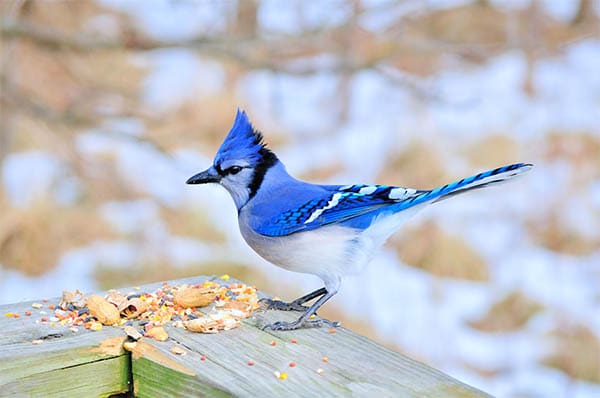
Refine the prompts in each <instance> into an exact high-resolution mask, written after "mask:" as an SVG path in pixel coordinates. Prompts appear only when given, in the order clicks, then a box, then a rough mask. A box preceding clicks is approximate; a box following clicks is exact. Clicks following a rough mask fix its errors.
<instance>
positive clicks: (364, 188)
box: [253, 163, 532, 236]
mask: <svg viewBox="0 0 600 398" xmlns="http://www.w3.org/2000/svg"><path fill="white" fill-rule="evenodd" d="M531 167H532V165H530V164H525V163H516V164H511V165H508V166H503V167H498V168H497V169H493V170H488V171H485V172H482V173H479V174H477V175H474V176H471V177H468V178H463V179H462V180H460V181H456V182H453V183H451V184H447V185H444V186H443V187H439V188H436V189H432V190H426V191H422V190H415V189H410V188H402V187H390V186H386V185H347V186H340V187H334V189H331V190H328V191H327V192H325V193H323V194H321V195H318V197H316V198H314V199H312V200H310V201H307V202H304V203H303V204H302V205H300V206H296V207H294V208H292V209H288V210H285V211H283V212H280V213H279V214H278V215H277V216H275V217H272V218H267V219H265V220H263V221H261V222H260V223H258V224H257V225H253V228H254V230H255V231H256V232H258V233H259V234H262V235H267V236H284V235H289V234H293V233H295V232H300V231H309V230H312V229H315V228H319V227H322V226H324V225H328V224H334V223H343V222H344V221H348V220H350V219H354V218H355V217H359V216H362V215H366V214H367V213H370V214H369V216H370V220H373V219H375V218H377V217H378V216H379V215H380V214H381V213H382V212H391V213H396V212H399V211H402V210H406V209H408V208H411V207H413V206H417V205H419V204H422V203H431V202H437V201H440V200H442V199H444V198H447V197H450V196H453V195H456V194H459V193H463V192H467V191H470V190H473V189H478V188H483V187H486V186H489V185H495V184H499V183H502V182H504V181H506V180H509V179H511V178H513V177H515V176H518V175H520V174H522V173H524V172H526V171H528V170H529V169H531ZM363 228H364V227H363Z"/></svg>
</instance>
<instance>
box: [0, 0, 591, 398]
mask: <svg viewBox="0 0 600 398" xmlns="http://www.w3.org/2000/svg"><path fill="white" fill-rule="evenodd" d="M17 3H18V2H17ZM26 3H27V4H25V5H22V4H21V5H20V6H22V9H17V10H15V7H16V6H13V7H9V6H7V5H6V4H4V5H3V7H4V8H3V14H5V16H8V17H10V18H11V19H10V20H12V21H16V22H15V23H18V21H25V20H28V21H30V22H36V23H40V24H45V26H54V27H57V26H62V28H61V29H58V31H60V32H61V35H63V36H61V37H62V38H63V39H66V38H68V37H75V38H81V39H83V38H88V39H89V38H94V39H95V40H97V42H98V43H121V47H120V48H117V49H114V51H113V50H107V51H104V50H102V52H101V53H100V54H99V55H97V54H96V52H95V50H94V49H85V50H82V49H77V48H76V47H74V48H71V50H69V48H68V47H67V48H66V50H65V49H64V48H63V49H62V50H56V49H54V50H52V49H50V50H49V49H46V48H42V49H40V48H37V47H35V45H34V44H31V43H29V42H27V43H22V41H23V42H24V41H25V40H23V39H22V37H20V36H19V35H14V34H11V33H10V29H7V28H6V26H4V28H3V33H4V34H5V35H4V37H3V39H2V40H3V42H4V44H5V50H4V51H6V52H8V51H11V52H12V53H10V55H11V57H10V58H6V57H3V58H4V61H3V75H4V77H5V79H6V78H7V76H8V78H10V79H11V81H13V83H12V84H10V85H9V84H8V83H5V84H6V86H4V87H3V91H4V92H5V93H6V92H8V91H7V90H13V91H15V92H17V90H20V89H23V90H24V92H25V93H28V94H30V96H32V97H33V99H28V100H25V99H23V100H19V97H17V94H15V95H14V97H13V98H17V99H16V100H14V101H12V102H9V105H8V106H6V107H3V111H2V116H1V118H2V119H3V122H2V126H0V127H2V128H3V134H5V137H4V138H5V139H4V140H3V141H0V145H4V148H3V150H2V163H1V169H0V172H1V174H0V177H1V182H2V192H1V194H2V197H1V202H0V203H1V206H2V207H0V211H1V213H0V216H1V218H0V227H1V228H0V303H11V302H17V301H22V300H26V299H32V298H39V297H53V296H57V295H59V294H60V292H61V291H62V290H63V289H76V288H78V289H80V290H83V291H87V292H89V291H94V290H99V289H105V288H109V287H118V286H127V285H132V284H139V283H143V282H149V281H152V280H165V279H173V278H176V277H183V276H188V275H198V274H206V273H214V274H224V273H229V274H231V275H232V276H235V277H237V278H240V279H243V280H248V281H250V282H252V283H255V284H257V286H258V287H259V288H261V289H262V290H265V291H268V292H272V293H274V294H278V295H280V296H282V297H284V298H287V299H291V298H295V297H296V296H299V295H301V294H302V293H305V292H308V291H309V290H311V289H315V288H318V287H320V285H319V283H320V282H319V280H318V279H316V278H315V277H312V276H308V275H301V274H293V273H290V272H287V271H284V270H281V269H279V268H276V267H274V266H272V265H270V264H268V263H267V262H265V261H264V260H262V259H261V258H260V257H258V256H257V255H256V254H254V253H253V252H252V251H251V250H250V249H249V248H248V246H247V245H246V244H245V243H244V241H243V240H242V238H241V236H240V234H239V231H238V227H237V220H236V218H235V208H234V206H233V203H232V201H231V200H230V198H229V197H228V194H227V193H226V192H225V191H224V190H222V189H219V188H218V187H207V186H201V187H198V186H186V185H185V184H184V182H185V180H186V179H187V178H188V177H189V176H191V175H192V174H194V173H196V172H198V171H200V170H203V169H204V168H206V167H207V166H208V165H209V164H210V163H211V161H212V156H213V154H214V152H215V150H216V148H217V147H218V145H219V143H220V140H221V139H222V138H223V137H224V135H225V134H226V132H227V130H228V128H229V126H230V124H231V122H232V120H233V117H234V115H235V111H236V108H237V107H238V106H239V107H240V108H242V109H245V110H246V111H247V112H248V114H249V116H250V118H251V119H252V120H253V123H254V125H255V126H256V127H257V128H258V129H259V130H261V131H262V132H263V133H264V135H265V137H266V141H267V142H269V143H270V146H271V147H272V148H273V149H274V150H275V151H276V152H277V154H278V155H279V157H280V159H281V160H282V161H283V162H284V163H285V164H286V165H287V167H288V170H289V171H290V172H291V173H292V174H293V175H296V176H299V177H301V178H303V179H310V180H311V181H315V182H322V183H339V184H346V183H380V184H394V185H404V186H410V187H414V188H433V187H434V186H437V185H443V184H445V183H448V182H451V181H453V180H456V179H460V178H463V177H466V176H469V175H472V174H476V173H478V172H480V171H483V170H486V169H489V168H494V167H497V166H500V165H503V164H509V163H511V162H515V161H524V162H531V163H534V164H535V168H534V169H533V170H532V171H531V172H530V173H528V174H527V175H526V176H525V177H524V178H522V179H519V180H518V181H515V182H514V183H513V182H511V183H510V184H506V185H502V186H500V187H497V188H493V189H489V190H482V191H477V192H475V193H472V194H468V195H464V196H460V197H457V198H456V199H452V200H449V201H444V202H442V203H440V204H436V205H435V206H432V207H430V208H428V209H426V210H425V211H423V212H422V213H420V214H419V215H417V216H416V217H415V218H414V219H412V220H411V221H410V222H409V223H408V224H407V226H406V228H405V229H404V230H402V231H400V232H399V233H397V234H396V235H395V236H394V237H393V238H392V239H391V240H390V242H389V243H388V244H387V245H386V246H385V247H384V249H383V250H382V251H381V253H380V254H379V255H378V256H377V257H376V258H375V259H374V260H373V262H372V263H371V264H370V266H369V268H368V269H367V270H365V272H363V273H362V274H360V275H357V276H355V277H349V278H347V279H346V280H345V282H344V283H343V285H342V289H341V292H340V293H339V294H338V295H337V296H336V297H335V298H334V299H333V300H332V301H331V303H329V304H328V305H327V306H326V308H324V309H323V314H324V315H327V316H329V317H331V318H336V319H341V320H342V321H343V322H344V324H345V325H346V326H347V327H349V328H351V329H353V330H356V331H358V332H360V333H362V334H367V335H369V336H370V337H372V338H374V339H376V340H377V341H380V342H382V343H384V344H386V345H387V346H390V347H393V348H394V349H397V350H399V351H401V352H403V353H406V354H408V355H410V356H412V357H414V358H417V359H419V360H421V361H424V362H426V363H428V364H430V365H432V366H434V367H436V368H439V369H441V370H443V371H445V372H447V373H449V374H450V375H452V376H454V377H456V378H458V379H460V380H461V381H464V382H466V383H469V384H471V385H473V386H475V387H478V388H481V389H483V390H485V391H487V392H489V393H491V394H494V395H497V396H502V397H524V396H527V397H593V396H600V384H599V383H600V311H599V309H600V34H599V31H600V22H599V21H600V19H599V18H600V4H599V3H598V2H597V1H591V2H587V1H584V3H585V4H586V7H587V8H585V9H584V10H583V11H585V12H586V14H585V15H583V16H582V15H580V13H581V12H582V7H580V3H579V2H577V1H569V0H545V1H539V2H533V3H532V2H530V1H526V0H504V1H503V0H494V1H489V2H486V1H482V2H475V1H473V2H471V1H450V0H445V1H433V0H432V1H426V2H420V1H399V2H386V1H363V2H345V1H326V2H279V1H261V2H259V3H254V2H247V3H246V2H241V3H240V4H238V3H237V2H233V1H225V2H216V1H215V2H213V1H167V0H165V1H158V0H156V1H152V2H144V1H125V2H123V1H116V0H101V1H99V2H81V5H79V6H76V7H74V9H72V10H70V12H72V13H73V15H72V17H71V19H68V20H61V19H60V18H69V16H68V15H67V16H64V15H63V16H59V14H61V13H64V10H61V9H60V7H64V3H61V2H57V3H55V4H54V5H48V3H46V4H44V2H33V5H31V4H29V3H28V2H26ZM248 4H251V5H252V6H251V7H249V8H250V11H254V13H253V14H252V15H253V18H250V20H251V22H252V23H251V24H250V28H251V29H252V32H254V35H252V37H251V38H248V35H247V32H246V31H245V30H244V29H242V28H244V27H239V26H237V25H236V24H235V19H233V21H232V18H234V17H237V18H242V17H240V15H242V14H243V12H242V11H244V7H242V5H248ZM78 7H79V8H78ZM246 8H248V7H246ZM245 11H247V10H245ZM477 13H481V14H477ZM67 14H68V13H67ZM232 15H233V17H232ZM490 15H491V17H490ZM242 16H243V15H242ZM500 17H501V18H500ZM477 18H481V21H480V23H481V26H479V25H478V23H476V22H477V21H475V22H473V21H474V19H477ZM490 18H491V19H490ZM502 18H503V19H502ZM498 19H502V21H498ZM75 20H76V21H77V22H74V21H75ZM241 20H242V19H238V21H241ZM490 20H494V21H495V22H494V23H496V22H497V23H498V24H501V26H500V27H498V26H495V25H493V24H492V25H489V26H488V25H486V21H490ZM6 21H9V19H8V18H7V19H6ZM61 21H62V22H64V24H62V25H61V23H62V22H61ZM68 21H70V23H71V24H72V26H70V25H68V23H67V22H68ZM7 23H8V22H7ZM53 23H54V25H53ZM427 24H429V25H427ZM232 25H235V26H236V29H238V28H239V30H236V29H233V30H232V28H231V27H232ZM424 25H426V26H429V28H428V29H429V30H426V31H425V34H424V33H423V32H421V31H419V29H423V26H424ZM457 26H458V27H462V28H465V29H466V30H465V32H460V31H457V32H455V30H456V29H457ZM348 27H350V28H348ZM246 28H247V27H246ZM469 28H471V29H473V31H469V30H468V29H469ZM332 31H333V33H331V32H332ZM498 31H499V32H501V33H500V37H501V38H502V40H498V39H497V37H495V36H493V35H492V36H490V35H491V33H489V32H496V33H497V32H498ZM132 32H135V33H132ZM474 34H479V35H481V36H473V35H474ZM24 35H27V32H25V33H24ZM306 35H308V36H306ZM340 36H341V38H340ZM405 36H406V37H408V39H406V40H404V39H403V38H404V37H405ZM423 37H425V39H423ZM465 37H466V39H465ZM198 38H200V40H199V41H195V40H198ZM401 39H402V40H404V41H401ZM61 40H62V39H61ZM202 40H205V41H206V43H208V44H206V46H207V48H204V47H202V45H203V44H202V43H203V42H202ZM396 40H398V42H396ZM320 41H323V42H324V43H325V44H322V43H321V42H320ZM329 41H332V42H333V43H335V44H339V43H338V42H340V43H342V45H341V46H338V47H335V46H333V45H332V47H327V45H328V44H327V43H328V42H329ZM94 43H96V42H94ZM177 43H180V45H177ZM198 43H200V44H198ZM263 43H268V44H269V45H268V46H266V47H264V48H263V47H261V46H262V45H263ZM315 43H316V44H315ZM407 43H408V44H407ZM83 45H84V46H87V45H91V44H90V42H89V41H87V42H83ZM321 45H323V47H319V46H321ZM396 45H397V47H394V46H396ZM197 46H200V50H198V47H197ZM275 46H278V47H275ZM286 46H288V47H289V48H285V47H286ZM386 46H387V47H386ZM411 46H412V47H411ZM274 48H275V50H277V51H275V50H274ZM282 48H283V50H282ZM340 48H341V49H340ZM390 48H391V49H390ZM296 49H298V51H295V50H296ZM259 50H260V51H259ZM36 51H37V52H39V53H41V54H39V53H37V52H36ZM61 51H65V52H61ZM69 51H72V52H69ZM261 51H262V52H261ZM386 51H387V52H386ZM382 54H383V55H382ZM7 55H9V54H8V53H5V54H4V56H7ZM93 57H97V58H93ZM57 59H60V61H57ZM92 60H93V61H94V62H93V66H90V65H89V64H88V63H91V61H92ZM365 60H366V61H365ZM374 60H375V61H374ZM363 61H364V62H363ZM63 62H64V64H63ZM21 63H23V64H21ZM25 64H27V65H32V64H33V65H38V66H39V70H42V72H40V71H39V70H35V68H34V67H33V66H29V67H27V66H25ZM57 65H66V66H65V67H64V68H62V67H59V66H57ZM65 74H66V77H65V76H63V75H65ZM40 75H41V76H40ZM98 76H102V77H103V78H104V77H105V79H104V80H102V82H101V83H98V84H97V85H93V84H91V83H90V82H95V79H99V77H98ZM15 87H16V88H15ZM42 87H43V88H44V89H43V90H42V89H41V88H42ZM90 87H91V88H90ZM115 87H118V89H115ZM36 90H38V91H36ZM51 93H52V94H51ZM98 93H101V94H102V95H98ZM31 94H33V95H31ZM53 95H54V96H56V97H60V98H58V99H56V97H53ZM36 96H37V97H36ZM42 105H44V106H46V107H47V108H48V109H49V110H48V111H46V113H43V112H42V111H41V110H40V109H41V108H40V107H41V106H42ZM82 115H83V116H82ZM89 115H93V117H91V116H89ZM73 120H74V121H75V122H73V123H72V121H73ZM56 125H58V127H56ZM6 137H9V138H10V139H6ZM290 292H292V293H293V294H291V293H290Z"/></svg>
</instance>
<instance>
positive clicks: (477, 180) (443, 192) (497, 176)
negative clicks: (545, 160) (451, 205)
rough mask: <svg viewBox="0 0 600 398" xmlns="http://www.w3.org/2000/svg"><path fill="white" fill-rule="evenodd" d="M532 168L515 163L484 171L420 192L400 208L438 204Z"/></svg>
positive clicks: (526, 164) (500, 181)
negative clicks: (428, 203)
mask: <svg viewBox="0 0 600 398" xmlns="http://www.w3.org/2000/svg"><path fill="white" fill-rule="evenodd" d="M532 167H533V165H532V164H528V163H516V164H511V165H508V166H502V167H498V168H497V169H493V170H488V171H484V172H483V173H479V174H477V175H474V176H471V177H467V178H463V179H462V180H460V181H456V182H453V183H451V184H446V185H444V186H443V187H439V188H435V189H432V190H431V191H422V192H421V193H420V194H417V195H415V196H413V197H412V198H410V199H407V200H405V201H403V202H402V204H403V206H402V208H409V207H413V206H416V205H418V204H421V203H425V202H432V203H433V202H439V201H441V200H444V199H447V198H450V197H452V196H454V195H458V194H461V193H463V192H467V191H470V190H473V189H478V188H484V187H487V186H490V185H496V184H500V183H503V182H505V181H508V180H510V179H511V178H514V177H517V176H518V175H521V174H523V173H525V172H527V171H529V170H530V169H531V168H532Z"/></svg>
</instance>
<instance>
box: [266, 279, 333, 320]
mask: <svg viewBox="0 0 600 398" xmlns="http://www.w3.org/2000/svg"><path fill="white" fill-rule="evenodd" d="M320 290H324V291H325V293H324V295H323V296H322V297H321V298H319V299H318V300H317V301H316V302H315V303H314V304H313V305H311V306H310V308H308V309H307V310H306V312H304V314H302V316H301V317H300V318H298V319H297V320H295V321H294V322H283V321H277V322H274V323H271V324H268V325H266V326H264V327H263V330H265V329H272V330H295V329H298V328H301V327H303V326H306V327H321V326H323V325H327V326H330V327H338V326H340V323H339V322H332V321H330V320H327V319H314V320H313V319H309V318H310V316H311V315H313V314H314V313H315V312H317V310H318V309H319V308H320V307H321V306H322V305H323V304H325V302H326V301H327V300H329V299H330V298H332V297H333V296H334V295H335V294H336V293H337V291H332V292H328V291H327V290H326V289H325V288H323V289H319V290H317V291H314V292H313V293H310V294H307V295H306V296H304V297H308V296H310V295H312V294H315V296H313V297H312V298H314V297H316V296H317V292H319V291H320ZM304 297H300V299H303V298H304ZM300 299H298V300H300ZM308 300H310V299H308ZM308 300H306V301H308Z"/></svg>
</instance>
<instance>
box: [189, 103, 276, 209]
mask: <svg viewBox="0 0 600 398" xmlns="http://www.w3.org/2000/svg"><path fill="white" fill-rule="evenodd" d="M277 162H278V160H277V156H275V154H274V153H273V152H271V150H269V149H268V148H267V147H266V145H265V144H264V143H263V137H262V134H261V133H259V132H258V131H256V130H255V129H254V128H253V127H252V124H251V123H250V121H249V120H248V116H247V115H246V112H244V111H240V110H239V109H238V111H237V114H236V116H235V121H234V122H233V127H232V128H231V130H229V133H228V134H227V137H225V140H224V141H223V143H222V144H221V147H220V148H219V150H218V151H217V154H216V155H215V159H214V161H213V165H212V166H211V167H209V168H208V169H207V170H204V171H203V172H201V173H198V174H196V175H194V176H192V177H190V178H189V179H188V180H187V184H207V183H218V184H221V185H222V186H223V187H225V188H226V189H227V190H228V191H229V193H230V194H231V196H232V197H233V200H234V201H235V204H236V206H237V208H238V209H240V208H241V207H242V206H244V205H245V204H246V203H247V202H248V200H250V199H251V198H252V197H253V196H254V195H255V194H256V191H257V190H258V188H260V185H261V183H262V180H263V178H264V176H265V173H266V172H267V170H268V169H269V168H270V167H271V166H273V165H274V164H275V163H277Z"/></svg>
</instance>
